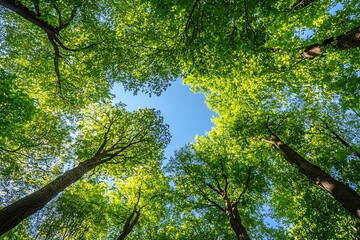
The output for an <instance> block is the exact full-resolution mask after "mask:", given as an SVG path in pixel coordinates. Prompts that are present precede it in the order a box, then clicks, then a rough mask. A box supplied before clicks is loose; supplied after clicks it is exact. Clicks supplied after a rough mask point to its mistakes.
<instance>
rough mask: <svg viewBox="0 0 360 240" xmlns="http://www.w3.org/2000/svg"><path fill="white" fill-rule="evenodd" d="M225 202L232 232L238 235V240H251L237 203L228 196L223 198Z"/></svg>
mask: <svg viewBox="0 0 360 240" xmlns="http://www.w3.org/2000/svg"><path fill="white" fill-rule="evenodd" d="M223 200H224V204H225V213H226V216H227V218H228V219H229V222H230V225H231V228H232V230H233V231H234V232H235V234H236V238H237V239H238V240H250V237H249V235H248V233H247V231H246V228H245V227H244V225H242V222H241V217H240V214H239V210H238V207H237V202H235V203H232V202H231V201H230V199H229V198H228V197H227V196H226V195H225V196H223Z"/></svg>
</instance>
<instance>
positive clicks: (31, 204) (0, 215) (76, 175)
mask: <svg viewBox="0 0 360 240" xmlns="http://www.w3.org/2000/svg"><path fill="white" fill-rule="evenodd" d="M101 160H102V158H101V154H96V155H95V156H94V157H92V158H90V159H88V160H86V161H84V162H82V163H80V164H79V165H78V166H77V167H75V168H73V169H71V170H69V171H67V172H65V173H64V174H63V175H61V176H60V177H58V178H56V179H55V180H54V181H52V182H50V183H49V184H47V185H46V186H45V187H43V188H41V189H40V190H38V191H36V192H33V193H31V194H30V195H27V196H25V197H23V198H21V199H19V200H18V201H16V202H14V203H12V204H10V205H9V206H7V207H5V208H3V209H1V210H0V236H1V235H2V234H4V233H6V232H7V231H9V230H11V229H12V228H14V227H15V226H16V225H18V224H19V223H20V222H21V221H23V220H24V219H26V218H27V217H28V216H30V215H32V214H34V213H36V212H37V211H39V210H40V209H42V208H43V207H44V206H45V205H46V204H47V203H48V202H49V201H50V200H51V199H53V198H54V197H55V196H56V195H58V194H59V193H60V192H62V191H63V190H64V189H65V188H66V187H68V186H69V185H71V184H72V183H75V182H76V181H78V180H79V179H80V178H81V177H82V176H83V175H84V174H86V173H87V172H89V171H90V170H92V169H94V168H95V167H96V166H98V165H100V164H101V163H102V161H101Z"/></svg>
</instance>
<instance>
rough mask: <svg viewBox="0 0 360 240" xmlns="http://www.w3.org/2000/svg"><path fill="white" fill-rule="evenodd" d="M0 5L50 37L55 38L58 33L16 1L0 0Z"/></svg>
mask: <svg viewBox="0 0 360 240" xmlns="http://www.w3.org/2000/svg"><path fill="white" fill-rule="evenodd" d="M0 5H2V6H4V7H6V8H8V9H10V10H12V11H13V12H15V13H17V14H19V15H20V16H22V17H23V18H25V19H26V20H28V21H29V22H31V23H33V24H35V25H36V26H38V27H40V28H41V29H42V30H44V31H45V32H46V33H47V34H49V35H50V36H55V35H57V34H58V33H59V30H58V29H56V28H55V27H54V26H51V25H50V24H49V23H47V22H46V21H44V20H42V19H40V17H39V16H38V15H37V14H36V13H34V12H33V11H31V10H29V9H28V8H27V7H25V6H24V5H22V4H21V3H20V2H19V1H17V0H0Z"/></svg>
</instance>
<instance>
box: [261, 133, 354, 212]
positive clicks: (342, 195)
mask: <svg viewBox="0 0 360 240" xmlns="http://www.w3.org/2000/svg"><path fill="white" fill-rule="evenodd" d="M271 135H272V136H271V137H272V141H268V140H265V141H267V142H269V143H271V144H273V145H274V146H276V147H277V148H278V149H280V150H281V151H282V152H283V153H284V154H285V157H286V160H287V161H288V162H289V163H291V164H295V165H296V166H297V167H298V168H299V170H300V172H302V173H303V174H304V175H305V176H306V177H307V178H308V179H310V180H311V181H312V182H314V183H315V184H316V185H318V186H319V187H320V188H322V189H324V190H325V191H327V192H328V193H330V194H331V195H332V196H333V197H334V198H335V199H336V200H337V201H338V202H339V203H340V204H341V205H342V206H343V207H344V208H345V209H346V210H348V211H349V212H350V213H351V214H353V215H354V216H356V217H357V218H359V219H360V196H359V195H358V194H357V193H356V192H355V191H354V190H353V189H351V188H350V187H348V186H346V185H345V184H343V183H342V182H339V181H337V180H336V179H334V178H333V177H331V176H330V175H329V174H327V173H326V172H324V171H323V170H322V169H320V168H319V167H318V166H316V165H314V164H312V163H310V162H308V161H307V160H306V159H305V158H303V157H302V156H301V155H300V154H298V153H297V152H296V151H295V150H293V149H292V148H290V147H289V146H288V145H286V144H285V143H284V142H283V141H282V140H281V139H280V138H279V137H278V136H276V135H275V134H274V133H272V132H271Z"/></svg>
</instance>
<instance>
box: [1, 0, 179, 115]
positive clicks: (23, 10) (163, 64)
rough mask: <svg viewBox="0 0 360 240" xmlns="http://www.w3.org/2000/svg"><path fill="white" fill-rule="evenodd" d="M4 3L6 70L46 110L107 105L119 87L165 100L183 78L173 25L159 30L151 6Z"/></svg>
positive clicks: (143, 4)
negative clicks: (170, 30) (171, 30)
mask: <svg viewBox="0 0 360 240" xmlns="http://www.w3.org/2000/svg"><path fill="white" fill-rule="evenodd" d="M0 4H1V5H2V9H1V12H2V13H3V14H2V15H1V18H2V21H1V24H2V25H3V28H4V31H3V32H4V36H3V37H2V41H1V45H2V49H3V54H2V58H1V64H2V66H3V67H4V68H5V69H6V70H9V71H11V72H16V74H17V75H18V76H19V77H20V78H21V79H27V81H26V83H23V81H17V82H16V84H17V85H19V86H24V85H25V86H27V90H28V92H30V94H31V96H34V97H35V98H36V99H37V101H38V103H39V104H40V103H41V105H43V104H44V105H47V106H50V105H52V107H53V108H54V107H56V108H59V107H60V106H61V107H62V109H68V110H69V109H74V107H75V106H78V107H82V106H84V105H86V104H89V103H92V102H95V101H98V100H103V99H106V98H107V97H108V96H109V95H110V88H111V86H112V85H113V83H114V82H121V83H123V84H124V86H125V89H127V90H132V91H134V93H136V92H137V91H140V90H142V91H144V92H147V93H150V94H151V93H154V94H160V93H161V92H162V91H163V90H164V89H166V88H167V87H168V86H169V85H170V83H171V81H173V80H174V79H175V78H176V77H177V76H178V75H179V73H180V70H179V66H178V64H177V61H175V55H174V54H173V53H175V52H176V49H175V48H174V47H173V46H175V43H174V41H173V40H172V39H171V37H172V36H173V34H172V33H170V36H167V33H166V32H165V31H160V29H162V28H163V27H166V26H159V25H157V24H156V25H155V24H153V23H156V21H157V20H156V15H153V13H152V12H151V11H147V10H146V9H148V8H149V7H151V3H149V2H144V1H138V2H136V4H132V3H127V2H121V3H117V2H112V1H98V2H96V3H94V2H92V1H91V2H90V1H67V0H65V1H30V0H29V1H10V0H6V1H5V0H4V1H0ZM9 10H10V11H9ZM140 13H141V14H140ZM145 19H146V21H145V22H144V20H145ZM159 31H160V32H164V36H160V35H159V34H158V32H159ZM159 38H160V40H161V41H159ZM79 95H81V96H82V98H81V99H80V98H78V96H79ZM59 96H60V97H61V98H60V101H59ZM54 101H57V104H53V103H54ZM59 105H60V106H59ZM69 106H71V107H69Z"/></svg>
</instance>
